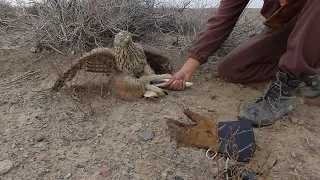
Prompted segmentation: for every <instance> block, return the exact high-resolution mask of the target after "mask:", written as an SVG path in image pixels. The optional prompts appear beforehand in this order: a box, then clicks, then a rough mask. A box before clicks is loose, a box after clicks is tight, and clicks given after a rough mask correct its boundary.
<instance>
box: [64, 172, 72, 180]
mask: <svg viewBox="0 0 320 180" xmlns="http://www.w3.org/2000/svg"><path fill="white" fill-rule="evenodd" d="M71 176H72V174H71V173H68V174H67V175H66V176H65V177H64V179H69V178H70V177H71Z"/></svg>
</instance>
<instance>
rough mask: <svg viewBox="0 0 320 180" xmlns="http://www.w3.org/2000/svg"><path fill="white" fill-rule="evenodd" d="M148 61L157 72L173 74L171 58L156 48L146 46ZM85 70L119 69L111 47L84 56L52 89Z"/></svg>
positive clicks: (94, 71)
mask: <svg viewBox="0 0 320 180" xmlns="http://www.w3.org/2000/svg"><path fill="white" fill-rule="evenodd" d="M144 53H145V55H146V58H147V62H148V64H149V65H150V67H151V68H152V69H153V70H154V71H155V73H156V74H171V73H172V72H173V67H172V64H171V62H170V60H169V59H168V58H167V57H166V56H164V55H161V54H160V53H159V52H157V51H156V50H154V49H151V48H149V47H144ZM80 70H84V71H86V72H93V73H115V72H118V71H119V70H118V69H117V66H116V61H115V55H114V52H113V51H112V49H110V48H98V49H94V50H92V51H91V52H89V53H87V54H85V55H84V56H82V57H81V58H80V59H79V60H77V63H76V64H74V65H73V66H72V67H71V68H70V69H69V70H67V71H66V72H65V73H64V74H63V75H62V76H60V77H59V78H58V79H57V81H56V83H55V84H54V86H53V87H52V89H53V90H54V91H58V90H59V89H61V88H62V87H63V86H64V85H65V83H66V82H68V81H71V80H72V79H73V78H74V77H75V76H76V75H77V73H78V71H80Z"/></svg>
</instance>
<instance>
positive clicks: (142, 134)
mask: <svg viewBox="0 0 320 180" xmlns="http://www.w3.org/2000/svg"><path fill="white" fill-rule="evenodd" d="M138 137H139V138H140V139H141V140H143V141H148V140H152V139H153V132H151V131H145V132H139V133H138Z"/></svg>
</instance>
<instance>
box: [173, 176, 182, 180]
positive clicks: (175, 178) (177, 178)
mask: <svg viewBox="0 0 320 180" xmlns="http://www.w3.org/2000/svg"><path fill="white" fill-rule="evenodd" d="M173 179H174V180H184V179H183V177H180V176H175V177H174V178H173Z"/></svg>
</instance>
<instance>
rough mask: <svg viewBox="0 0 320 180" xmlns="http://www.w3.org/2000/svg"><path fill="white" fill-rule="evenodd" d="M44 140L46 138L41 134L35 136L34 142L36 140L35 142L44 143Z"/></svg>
mask: <svg viewBox="0 0 320 180" xmlns="http://www.w3.org/2000/svg"><path fill="white" fill-rule="evenodd" d="M45 139H46V136H45V135H43V134H41V135H37V136H36V137H35V140H36V141H37V142H41V141H44V140H45Z"/></svg>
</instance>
